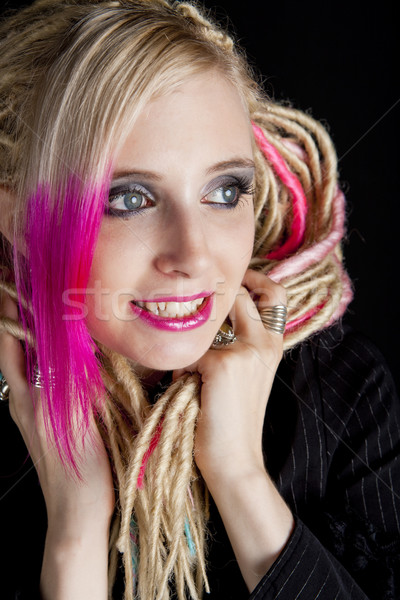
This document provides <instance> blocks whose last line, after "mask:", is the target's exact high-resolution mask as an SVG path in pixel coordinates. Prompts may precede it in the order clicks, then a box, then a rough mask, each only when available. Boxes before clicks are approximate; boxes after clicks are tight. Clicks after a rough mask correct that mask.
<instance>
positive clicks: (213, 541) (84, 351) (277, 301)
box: [0, 0, 400, 600]
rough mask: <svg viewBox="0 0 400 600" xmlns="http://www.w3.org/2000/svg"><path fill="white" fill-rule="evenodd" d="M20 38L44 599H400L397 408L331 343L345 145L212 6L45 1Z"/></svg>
mask: <svg viewBox="0 0 400 600" xmlns="http://www.w3.org/2000/svg"><path fill="white" fill-rule="evenodd" d="M1 39H2V42H1V51H0V56H1V59H0V89H1V94H0V97H1V103H2V104H1V107H0V118H1V139H0V150H1V160H0V169H1V172H0V177H1V192H0V201H1V221H0V226H1V232H2V236H3V240H4V251H3V257H2V264H3V267H2V283H1V286H2V291H3V293H2V305H1V314H2V330H1V331H2V334H1V337H0V368H1V372H2V381H1V390H0V391H1V398H2V400H3V402H4V401H8V402H9V408H10V413H11V416H12V419H13V420H14V421H15V423H16V424H17V426H18V429H19V431H20V433H21V434H22V437H23V439H24V441H25V444H26V446H27V448H28V450H29V454H30V456H31V458H32V460H33V463H34V465H35V467H36V470H37V473H38V476H39V481H40V486H41V490H42V492H43V496H44V501H45V505H46V511H47V529H46V541H45V547H44V554H43V564H42V569H41V577H40V594H41V597H42V598H44V599H47V598H51V599H52V600H53V599H56V600H66V599H70V598H71V599H74V600H77V599H79V598H85V600H86V599H88V598H93V599H96V600H98V599H101V598H106V597H107V595H108V596H109V597H114V598H121V597H124V598H126V599H131V598H135V597H137V598H141V599H142V600H147V599H153V598H158V599H165V598H170V597H174V596H175V597H178V598H179V599H181V600H182V599H184V598H200V597H201V596H202V594H203V592H204V591H206V592H207V593H208V594H209V595H210V597H211V598H224V599H225V598H245V597H247V596H248V595H249V594H251V598H258V599H261V598H263V599H267V598H268V599H269V598H271V599H272V598H279V597H280V598H285V599H287V600H289V599H290V600H291V599H295V598H301V597H303V598H317V597H318V598H321V599H332V600H333V599H334V598H360V599H361V598H367V597H370V598H382V597H385V598H391V597H393V598H394V597H395V596H396V589H397V593H398V589H399V588H398V583H397V582H396V581H395V578H396V576H397V575H396V561H398V556H399V552H398V551H399V491H398V489H396V487H395V486H396V485H397V486H398V481H399V480H400V478H399V476H398V475H399V474H398V469H399V467H398V460H397V454H398V448H399V427H398V423H399V418H400V417H399V415H398V412H399V408H398V404H396V399H395V396H394V393H393V389H392V384H391V379H390V376H389V375H388V374H387V373H386V371H385V367H384V366H382V364H381V362H380V361H379V360H377V358H376V352H375V350H374V349H373V348H371V347H370V345H369V344H368V343H367V342H366V341H365V340H363V339H362V338H361V337H359V336H357V335H355V334H354V333H352V332H349V331H347V330H346V329H345V328H343V327H341V326H340V325H337V324H336V325H334V323H335V322H336V321H337V320H338V319H339V318H340V317H341V316H342V314H343V313H344V311H345V308H346V306H347V304H348V302H349V301H350V299H351V289H350V284H349V282H348V279H347V276H346V273H345V271H344V270H343V267H342V264H341V257H342V255H341V249H340V242H341V239H342V237H343V220H344V199H343V195H342V193H341V191H340V189H339V187H338V185H337V175H336V159H335V153H334V150H333V148H332V145H331V142H330V140H329V138H328V136H327V134H326V132H325V131H324V130H323V128H322V127H321V126H320V125H319V124H317V123H316V122H315V121H313V120H312V119H311V118H309V117H308V116H306V115H304V114H303V113H300V112H298V111H295V110H294V109H292V108H288V107H282V106H279V105H277V104H274V103H272V102H270V101H269V100H268V99H267V98H265V97H264V96H263V94H262V92H261V91H260V89H259V87H258V86H257V84H256V83H255V82H254V80H253V78H252V76H251V73H250V70H249V68H248V67H247V65H246V62H245V60H244V58H243V57H242V56H241V54H240V53H239V52H238V51H237V50H236V49H235V46H234V45H233V42H232V40H231V39H230V38H229V37H228V36H227V35H226V34H225V33H224V32H223V31H221V30H220V29H219V28H217V27H216V26H215V25H214V24H212V23H211V22H209V21H208V20H207V19H206V18H205V16H204V15H202V13H201V12H200V11H199V10H198V9H197V8H196V7H195V6H193V5H192V4H187V3H177V2H172V3H170V2H167V1H165V0H124V1H122V0H121V1H118V0H117V1H114V0H113V1H106V2H102V1H99V2H93V1H91V0H79V1H76V0H74V1H72V0H71V1H70V0H65V1H61V2H54V0H51V1H50V0H38V1H37V2H35V3H34V4H33V5H32V6H31V7H29V8H27V9H25V10H24V11H21V12H20V13H18V14H16V15H14V16H12V17H10V18H9V19H8V20H7V21H6V22H5V23H4V25H3V29H2V32H1ZM267 274H268V276H267ZM286 307H287V308H286ZM286 317H287V323H286V329H285V321H286ZM327 327H329V329H326V328H327ZM284 329H285V332H284ZM321 330H324V331H323V332H322V333H319V334H317V332H320V331H321ZM283 332H284V336H283ZM312 334H317V335H312ZM289 349H291V351H290V352H285V358H284V360H283V361H282V362H281V358H282V353H283V350H286V351H288V350H289ZM278 366H279V368H278ZM272 386H273V389H272ZM17 492H18V486H17V488H16V492H15V493H17ZM10 510H11V509H10ZM5 512H6V511H5ZM6 514H7V517H8V518H10V514H9V512H8V513H6ZM13 518H14V517H13ZM14 536H15V534H14ZM18 543H19V544H21V541H20V540H19V541H18ZM10 554H11V561H10V562H11V563H14V564H17V565H18V568H17V572H18V575H17V577H16V579H17V582H16V585H15V589H20V590H21V588H22V587H23V586H24V580H25V581H26V579H27V578H26V572H27V569H25V565H22V566H21V564H20V562H18V563H16V558H15V557H14V556H13V552H11V553H10ZM35 585H36V584H35V580H34V579H31V580H29V578H28V581H27V582H26V583H25V587H26V588H27V593H28V597H32V595H33V594H34V593H35V590H36V588H35ZM37 589H39V586H38V588H37ZM17 597H18V596H17Z"/></svg>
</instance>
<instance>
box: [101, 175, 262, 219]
mask: <svg viewBox="0 0 400 600" xmlns="http://www.w3.org/2000/svg"><path fill="white" fill-rule="evenodd" d="M230 187H232V188H236V199H235V200H234V201H233V202H227V203H224V202H202V203H203V204H209V205H211V206H213V207H214V208H217V209H222V210H224V209H228V210H233V209H235V208H236V207H237V206H239V205H240V204H241V202H242V201H243V200H242V196H247V195H253V194H254V187H253V182H252V180H249V179H248V178H247V177H241V176H235V177H231V178H229V179H226V180H223V181H221V182H220V184H219V185H218V186H217V187H215V188H214V189H213V190H211V191H210V192H208V193H207V194H205V196H203V198H202V200H203V199H204V198H207V197H208V196H210V195H211V194H213V193H215V192H216V191H218V190H220V189H223V188H225V189H226V188H230ZM135 193H139V194H141V195H142V196H143V198H144V199H145V200H146V201H147V202H151V203H153V204H152V205H150V206H143V207H139V208H134V209H132V210H129V209H127V210H123V209H118V208H112V207H111V206H110V204H111V202H112V201H113V200H115V199H116V198H118V197H121V198H123V197H124V196H125V195H126V194H135ZM154 202H155V201H154V199H153V197H152V194H150V193H149V191H148V190H147V189H146V188H145V187H143V186H141V185H140V184H133V185H131V186H127V187H124V188H120V189H116V190H112V191H110V195H109V198H108V204H107V206H106V210H105V213H106V214H107V215H110V216H118V217H122V218H129V217H131V216H133V215H138V214H141V213H143V212H144V211H145V210H146V209H147V208H151V207H152V206H154Z"/></svg>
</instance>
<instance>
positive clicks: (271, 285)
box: [243, 269, 287, 310]
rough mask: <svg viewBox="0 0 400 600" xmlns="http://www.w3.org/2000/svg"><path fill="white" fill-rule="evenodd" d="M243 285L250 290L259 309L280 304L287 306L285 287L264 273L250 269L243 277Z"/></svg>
mask: <svg viewBox="0 0 400 600" xmlns="http://www.w3.org/2000/svg"><path fill="white" fill-rule="evenodd" d="M243 285H244V286H245V287H246V288H247V289H248V290H249V292H250V295H251V296H252V298H253V299H254V300H255V303H256V305H257V307H258V308H259V310H261V309H263V308H267V307H271V306H276V305H278V304H283V305H284V306H286V302H287V299H286V290H285V288H284V287H283V286H281V285H279V284H278V283H275V282H274V281H272V279H270V278H269V277H268V276H267V275H264V273H260V272H259V271H253V270H252V269H248V270H247V271H246V273H245V275H244V278H243Z"/></svg>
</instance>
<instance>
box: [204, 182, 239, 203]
mask: <svg viewBox="0 0 400 600" xmlns="http://www.w3.org/2000/svg"><path fill="white" fill-rule="evenodd" d="M237 198H238V188H237V186H235V185H229V186H223V187H219V188H217V189H216V190H214V191H212V192H211V193H210V194H207V200H208V201H209V202H212V203H213V204H235V202H236V200H237Z"/></svg>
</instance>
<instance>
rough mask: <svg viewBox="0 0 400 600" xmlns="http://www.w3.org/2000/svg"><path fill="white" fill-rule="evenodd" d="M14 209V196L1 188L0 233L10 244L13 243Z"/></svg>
mask: <svg viewBox="0 0 400 600" xmlns="http://www.w3.org/2000/svg"><path fill="white" fill-rule="evenodd" d="M14 207H15V199H14V196H13V195H12V193H11V192H10V191H9V190H8V189H7V188H4V187H1V186H0V233H2V234H3V235H4V237H5V238H6V239H7V240H8V241H9V242H10V244H12V242H13V228H12V215H13V210H14Z"/></svg>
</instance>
